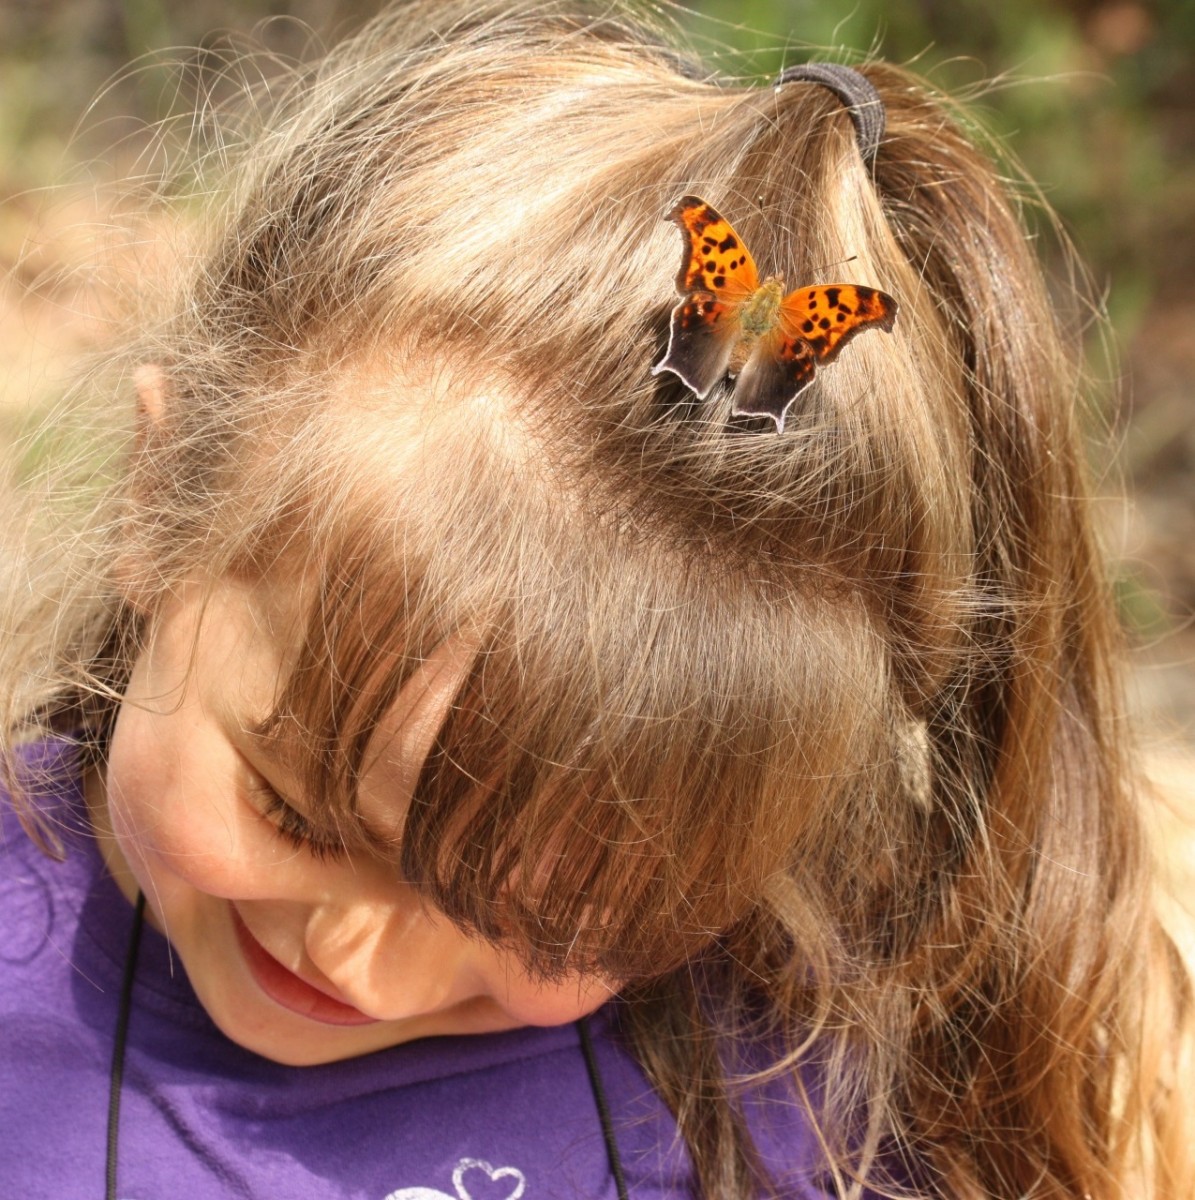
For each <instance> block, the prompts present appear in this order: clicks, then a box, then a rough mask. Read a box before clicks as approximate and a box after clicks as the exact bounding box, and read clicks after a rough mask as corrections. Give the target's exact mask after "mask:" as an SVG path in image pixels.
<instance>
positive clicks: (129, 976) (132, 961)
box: [104, 892, 630, 1200]
mask: <svg viewBox="0 0 1195 1200" xmlns="http://www.w3.org/2000/svg"><path fill="white" fill-rule="evenodd" d="M144 924H145V893H144V892H138V893H137V904H136V907H135V908H134V910H133V925H132V929H131V930H130V931H129V946H128V949H127V950H126V951H125V959H124V979H123V981H122V982H121V985H120V1014H119V1016H118V1017H117V1020H116V1037H115V1039H114V1040H113V1043H112V1071H111V1074H110V1076H109V1079H108V1163H107V1187H106V1189H105V1192H104V1195H105V1198H106V1200H116V1166H117V1156H118V1151H119V1145H120V1093H121V1088H122V1085H123V1083H124V1056H125V1044H126V1042H127V1041H128V1035H129V1015H130V1013H131V1012H132V1008H133V982H134V980H135V979H136V976H137V953H138V951H139V950H140V948H141V930H142V928H143V927H144ZM577 1031H578V1033H579V1034H580V1037H581V1054H582V1056H583V1057H584V1059H585V1069H586V1071H587V1072H588V1073H589V1086H590V1088H591V1090H592V1091H593V1100H594V1103H595V1105H596V1106H597V1111H598V1120H599V1121H600V1122H601V1126H602V1138H603V1139H604V1141H605V1143H606V1157H607V1159H608V1160H609V1163H610V1173H611V1174H612V1175H613V1176H614V1186H615V1187H616V1188H617V1190H618V1200H630V1194H629V1193H628V1192H627V1181H626V1176H625V1175H624V1174H623V1170H622V1159H621V1158H620V1157H619V1154H618V1143H617V1141H616V1140H615V1137H614V1124H613V1122H612V1121H611V1119H610V1105H609V1102H608V1101H607V1100H606V1089H605V1087H604V1086H603V1084H602V1077H601V1074H600V1073H599V1071H598V1065H597V1055H596V1054H595V1053H594V1049H593V1038H592V1036H591V1034H590V1032H589V1023H588V1022H587V1021H586V1019H585V1018H584V1017H582V1018H581V1019H580V1020H579V1021H578V1022H577Z"/></svg>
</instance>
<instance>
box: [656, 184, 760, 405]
mask: <svg viewBox="0 0 1195 1200" xmlns="http://www.w3.org/2000/svg"><path fill="white" fill-rule="evenodd" d="M668 217H669V220H672V221H674V222H675V223H676V224H677V226H678V227H679V228H680V231H681V233H682V234H684V238H685V250H684V257H683V259H682V261H681V268H680V271H679V273H678V274H677V277H676V290H677V291H678V292H680V294H681V296H682V297H684V298H683V299H682V300H681V302H680V303H679V304H678V305H677V306H676V307H675V308H674V309H673V310H672V321H671V324H670V327H669V335H668V352H667V353H666V354H665V355H664V357H663V358H662V359H660V361H659V362H658V363H656V365H655V366H654V367H653V368H652V374H653V375H658V374H659V373H660V372H661V371H671V372H672V373H673V374H674V375H677V376H678V377H679V378H680V379H681V380H682V381H683V382H684V383H685V385H686V386H688V387H689V388H691V389H692V390H693V392H694V393H695V394H696V395H697V397H698V399H702V400H703V399H705V397H706V396H708V395H709V393H710V390H711V389H712V388H713V386H714V385H715V384H716V383H717V382H718V381H719V380H720V379H722V378H723V377H724V376H725V374H726V372H727V369H728V368H729V366H730V358H731V354H732V353H733V351H734V347H735V345H736V343H737V342H738V341H739V338H740V337H741V336H742V333H741V330H740V327H739V321H738V313H739V309H740V308H741V307H742V304H743V301H744V300H746V299H747V297H749V296H750V295H751V294H752V293H753V292H755V291H756V290H758V288H759V272H758V271H757V270H756V267H755V260H754V259H753V258H752V257H751V254H750V252H749V251H748V250H747V247H746V246H745V245H744V244H743V240H742V238H740V237H739V236H738V234H737V233H735V231H734V230H733V229H732V228H731V225H730V222H729V221H727V220H726V218H725V217H723V216H721V215H719V213H718V212H717V211H716V210H715V209H714V208H713V207H712V206H711V205H709V204H707V203H706V202H705V201H704V200H702V199H701V198H700V197H698V196H685V197H684V199H682V200H681V201H680V202H679V203H678V204H677V205H676V207H675V208H674V209H673V210H672V212H670V213H669V214H668Z"/></svg>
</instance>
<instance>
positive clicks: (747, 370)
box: [731, 328, 817, 433]
mask: <svg viewBox="0 0 1195 1200" xmlns="http://www.w3.org/2000/svg"><path fill="white" fill-rule="evenodd" d="M816 370H817V359H816V356H815V355H814V351H813V349H812V347H811V346H810V345H809V343H808V342H807V341H805V339H804V338H794V337H789V336H788V335H787V334H785V333H784V332H783V331H782V330H781V329H779V328H777V329H774V330H773V331H772V332H771V333H769V334H765V335H764V336H763V337H762V338H760V339H759V341H758V342H756V344H755V348H754V350H753V351H752V353H751V356H750V358H748V359H747V361H746V363H745V364H744V365H743V369H742V370H741V371H740V372H739V374H738V378H737V379H736V380H735V385H734V408H733V409H731V412H732V413H733V415H734V416H736V417H771V418H772V420H773V421H775V422H776V431H777V432H778V433H779V432H782V431H783V430H784V418H785V415H786V414H787V413H788V408H789V405H790V404H792V402H793V401H794V400H795V399H796V398H797V396H798V395H799V394H800V393H801V392H802V391H804V390H805V388H807V387H808V386H809V385H810V384H811V383H812V382H813V376H814V373H815V372H816Z"/></svg>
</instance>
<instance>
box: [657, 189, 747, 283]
mask: <svg viewBox="0 0 1195 1200" xmlns="http://www.w3.org/2000/svg"><path fill="white" fill-rule="evenodd" d="M668 216H669V219H670V220H673V221H675V222H676V224H677V225H678V226H680V230H681V232H682V233H683V234H684V235H685V240H686V243H687V245H686V253H685V261H684V262H683V263H682V265H681V269H680V273H679V274H678V275H677V277H676V290H677V291H678V292H680V294H681V295H682V296H687V295H688V294H689V293H690V292H709V293H710V295H711V296H717V297H718V299H719V300H729V301H731V302H732V303H733V302H736V301H742V300H744V299H746V297H747V296H749V295H750V294H751V293H752V292H753V291H755V289H756V288H758V287H759V272H758V271H757V270H756V269H755V260H754V259H753V258H752V257H751V255H750V254H749V253H748V251H747V247H746V246H744V245H743V240H742V238H740V237H739V235H738V234H737V233H735V231H734V230H733V229H732V228H731V227H730V222H729V221H728V220H726V218H725V217H723V216H721V215H719V213H717V212H716V211H715V210H714V208H713V207H712V206H711V205H709V204H706V202H705V201H704V200H702V199H700V198H699V197H697V196H686V197H685V198H684V199H683V200H681V201H680V202H679V203H678V204H677V206H676V207H675V208H674V209H673V210H672V212H670V213H669V214H668Z"/></svg>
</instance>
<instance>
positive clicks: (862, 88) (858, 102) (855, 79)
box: [774, 63, 884, 163]
mask: <svg viewBox="0 0 1195 1200" xmlns="http://www.w3.org/2000/svg"><path fill="white" fill-rule="evenodd" d="M786 83H820V84H821V85H822V87H824V88H829V89H830V91H832V92H833V93H834V95H836V96H837V97H838V99H839V100H841V101H842V102H843V104H845V105H846V110H847V112H848V113H850V117H851V120H852V121H854V123H855V140H856V141H857V142H858V143H859V153H860V154H861V155H862V156H863V161H864V162H865V163H870V162H871V160H872V159H873V158H875V155H876V151H877V150H878V149H879V147H880V140H881V139H882V138H883V136H884V102H883V100H881V99H880V93H879V92H877V91H876V90H875V87H874V86H873V85H872V83H871V82H870V81H869V80H868V79H867V78H866V77H864V76H863V75H861V74H860V73H859V72H858V71H856V70H855V68H854V67H844V66H841V65H840V64H838V63H799V64H797V65H796V66H793V67H786V68H785V69H784V70H783V71H781V72H780V74H779V76H778V77H777V79H776V83H775V85H774V86H775V87H778V88H779V87H783V86H784V85H785V84H786Z"/></svg>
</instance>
